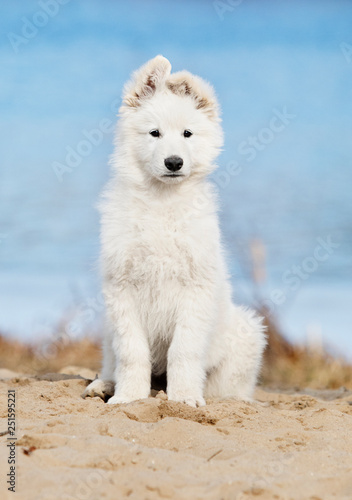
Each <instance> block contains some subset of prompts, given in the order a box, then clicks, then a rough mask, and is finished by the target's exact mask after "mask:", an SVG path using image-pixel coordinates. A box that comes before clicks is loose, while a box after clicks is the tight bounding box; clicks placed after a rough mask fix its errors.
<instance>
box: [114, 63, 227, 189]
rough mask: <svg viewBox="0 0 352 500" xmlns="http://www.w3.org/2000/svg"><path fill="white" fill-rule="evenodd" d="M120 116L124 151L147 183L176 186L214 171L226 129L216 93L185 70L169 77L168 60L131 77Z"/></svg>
mask: <svg viewBox="0 0 352 500" xmlns="http://www.w3.org/2000/svg"><path fill="white" fill-rule="evenodd" d="M120 117H121V123H120V127H119V130H120V137H119V140H120V142H121V143H122V148H123V149H124V151H125V152H126V154H127V155H132V157H133V161H135V162H136V164H137V165H138V169H139V172H140V173H141V174H142V175H143V176H144V178H145V177H149V178H152V179H153V180H157V181H158V182H162V183H167V184H173V183H179V182H183V181H184V180H186V179H187V178H189V177H201V176H205V175H207V174H209V173H210V172H211V171H212V170H213V169H214V168H215V166H214V165H213V161H214V159H215V158H216V156H217V154H218V152H219V148H220V147H221V146H222V130H221V126H220V118H219V106H218V103H217V100H216V97H215V94H214V91H213V89H212V87H211V86H210V85H209V84H208V83H206V82H205V81H204V80H202V79H201V78H199V77H197V76H193V75H191V74H190V73H188V72H186V71H182V72H179V73H174V74H171V64H170V62H169V61H168V60H167V59H165V58H164V57H162V56H157V57H155V58H154V59H152V60H151V61H149V62H147V63H146V64H145V65H144V66H142V67H141V68H140V69H139V70H138V71H136V72H135V73H134V74H133V76H132V79H131V81H130V82H128V83H127V84H126V86H125V88H124V94H123V103H122V106H121V108H120ZM120 146H121V144H120ZM126 167H127V166H126Z"/></svg>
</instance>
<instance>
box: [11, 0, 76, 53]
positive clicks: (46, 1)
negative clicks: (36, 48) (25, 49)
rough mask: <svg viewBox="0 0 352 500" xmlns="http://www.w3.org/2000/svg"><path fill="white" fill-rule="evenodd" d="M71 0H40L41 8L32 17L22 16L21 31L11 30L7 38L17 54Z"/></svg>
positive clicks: (39, 5)
mask: <svg viewBox="0 0 352 500" xmlns="http://www.w3.org/2000/svg"><path fill="white" fill-rule="evenodd" d="M70 1H71V0H40V1H39V2H38V7H39V9H38V10H36V11H35V12H34V13H33V14H32V15H31V16H30V17H26V16H22V17H21V28H20V33H18V32H17V33H16V32H14V31H10V32H8V33H7V38H8V40H9V42H10V44H11V47H12V49H13V50H14V52H15V53H16V54H18V52H19V51H20V47H21V46H23V45H27V44H28V43H29V42H30V41H31V40H33V38H35V37H36V36H37V35H38V33H39V31H40V30H41V29H42V28H44V27H45V26H46V25H47V24H48V23H49V22H50V20H51V19H53V18H54V17H56V16H57V14H58V13H59V12H60V10H61V6H62V5H65V4H68V3H69V2H70Z"/></svg>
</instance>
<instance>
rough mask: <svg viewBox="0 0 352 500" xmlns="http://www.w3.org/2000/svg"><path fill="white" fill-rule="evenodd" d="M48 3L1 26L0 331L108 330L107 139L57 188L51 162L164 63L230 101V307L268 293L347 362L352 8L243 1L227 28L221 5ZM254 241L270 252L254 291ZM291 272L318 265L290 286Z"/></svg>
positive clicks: (12, 7) (290, 329) (13, 8)
mask: <svg viewBox="0 0 352 500" xmlns="http://www.w3.org/2000/svg"><path fill="white" fill-rule="evenodd" d="M51 2H54V4H56V5H57V6H58V7H57V13H56V15H55V16H53V17H50V16H48V15H46V18H45V13H44V14H43V7H42V5H43V3H44V4H45V5H47V4H48V3H50V2H49V0H43V3H40V2H33V1H31V0H30V1H26V2H22V1H19V0H18V1H12V2H11V4H7V5H6V6H3V7H2V15H1V19H0V37H1V41H2V43H1V45H0V62H1V77H0V125H1V134H0V147H1V177H0V200H1V210H0V331H2V332H4V333H6V334H8V335H13V336H19V337H21V338H26V339H29V338H31V339H35V338H37V337H38V335H41V334H43V332H44V333H47V334H50V332H51V331H52V330H53V328H54V325H56V324H57V323H58V322H60V321H62V320H63V318H66V319H67V320H69V321H71V323H72V324H71V330H70V331H72V335H73V334H74V332H76V333H77V332H80V331H86V330H94V328H98V327H97V325H98V324H99V317H100V314H101V307H100V306H99V307H98V305H92V301H93V303H95V302H94V300H95V301H96V300H97V297H99V278H98V273H97V266H96V261H97V257H98V251H99V248H98V231H99V225H98V215H97V212H96V210H95V208H94V207H95V204H96V202H97V200H98V197H99V192H100V190H101V188H102V186H103V185H104V183H105V182H106V180H107V178H108V165H107V164H108V160H109V155H110V154H111V152H112V133H110V132H106V133H104V134H102V140H101V141H98V144H97V145H93V146H91V151H88V153H89V154H87V155H86V156H83V155H81V158H80V159H78V161H77V166H76V167H74V168H73V169H72V171H71V172H66V173H64V174H63V175H62V178H61V182H60V180H59V179H58V177H57V176H56V175H55V172H54V170H53V164H55V162H59V163H62V164H64V163H65V158H66V155H67V154H68V152H67V148H73V150H77V148H78V149H79V148H80V145H81V144H82V142H81V141H82V140H84V139H85V133H86V134H87V133H89V132H91V131H92V130H93V129H96V128H99V126H101V122H102V120H105V121H109V122H108V123H109V124H111V123H112V122H113V121H114V120H115V112H116V109H117V107H118V104H119V98H120V93H121V89H122V85H123V83H124V82H125V80H126V79H127V78H128V76H129V74H130V72H131V71H133V70H134V69H136V68H137V67H138V66H139V65H140V64H142V63H143V62H145V61H146V60H148V59H149V58H151V57H153V56H155V55H156V54H158V53H162V54H163V55H165V56H167V57H168V58H169V59H170V61H171V62H172V65H173V69H174V70H180V69H184V68H186V69H188V70H190V71H192V72H193V73H196V74H199V75H200V76H202V77H204V78H206V79H208V80H209V81H210V82H212V83H213V85H214V86H215V88H216V90H217V93H218V96H219V100H220V102H221V105H222V109H223V126H224V130H225V138H226V142H225V148H224V151H223V152H222V154H221V156H220V158H219V165H220V168H219V170H218V171H217V173H216V174H215V175H214V181H215V182H216V183H217V184H218V185H219V191H220V198H221V203H222V212H221V224H222V229H223V233H224V241H225V243H226V246H227V249H228V262H229V266H230V271H231V277H232V281H233V286H234V295H235V298H237V300H239V301H244V302H247V303H253V302H255V300H256V297H258V296H259V297H260V298H261V299H262V300H265V301H266V303H267V305H268V306H270V307H271V310H272V311H273V314H275V316H277V317H278V319H279V321H280V324H281V326H282V328H283V330H284V332H286V333H287V335H288V336H289V337H290V338H292V339H295V340H299V341H302V342H303V341H305V340H306V338H307V335H308V337H312V336H313V337H315V338H319V337H320V336H321V337H322V338H323V340H324V341H325V342H326V343H328V344H329V345H330V346H332V347H333V348H334V349H335V350H336V351H338V352H342V353H345V354H347V355H349V356H352V327H351V325H352V312H351V311H352V284H351V278H352V229H351V221H352V195H351V190H352V140H351V137H352V35H351V21H352V4H351V2H348V1H346V2H344V1H341V2H332V1H330V2H324V1H322V2H319V3H318V2H316V3H314V2H309V3H308V2H305V3H304V2H279V1H266V2H260V1H259V0H258V1H250V0H247V1H246V0H244V1H243V2H242V3H241V4H240V5H238V7H236V8H233V9H232V10H227V11H226V12H224V13H223V19H222V18H221V17H219V16H218V14H217V12H216V10H215V8H214V5H213V2H211V1H209V2H204V1H187V2H186V1H180V2H167V1H162V0H160V1H156V0H153V1H149V0H148V2H146V1H135V2H130V3H129V2H118V1H116V2H111V1H107V0H105V1H101V0H100V1H97V0H96V1H91V0H85V1H75V2H74V1H73V0H71V1H69V2H68V3H66V4H65V5H59V4H58V3H57V2H56V0H51ZM225 3H226V2H225ZM33 23H37V24H42V26H36V25H35V24H33ZM19 36H21V37H22V38H18V37H19ZM341 44H345V45H341ZM346 44H348V45H347V47H348V46H351V51H350V52H348V50H347V53H346ZM341 47H342V48H343V47H345V49H344V50H345V53H344V52H343V50H342V48H341ZM285 110H286V111H285ZM280 113H281V115H282V113H284V114H285V113H286V114H287V116H289V118H286V119H284V122H285V123H283V122H281V125H282V123H283V125H284V126H283V127H279V128H280V131H277V130H276V129H275V130H274V131H273V129H271V128H270V127H271V124H272V123H273V121H272V120H273V118H274V117H275V116H277V115H278V114H279V115H280ZM275 124H276V125H277V122H275ZM274 128H275V127H274ZM84 131H85V132H84ZM253 138H254V139H253ZM253 140H254V141H256V142H255V144H256V146H250V145H249V142H252V141H253ZM252 143H253V142H252ZM253 148H254V149H253ZM229 165H230V166H231V165H232V166H233V165H237V167H236V172H237V173H236V174H235V175H228V174H227V173H226V172H227V169H228V168H229ZM327 238H328V239H329V238H330V239H331V241H332V242H333V243H334V248H332V249H331V253H327V251H326V250H325V253H324V251H323V250H318V252H320V253H318V255H322V256H323V259H324V260H320V261H318V260H316V259H315V257H314V255H315V251H316V248H317V246H319V241H321V239H323V240H324V241H326V239H327ZM253 240H260V242H261V245H262V246H263V247H264V249H265V268H266V278H265V280H263V281H261V282H260V283H259V284H258V285H257V286H256V287H253V285H252V278H251V264H250V252H249V247H250V245H251V242H253ZM326 256H327V258H326V259H325V257H326ZM312 259H313V260H312ZM314 259H315V262H314ZM293 266H301V268H302V266H303V267H304V268H305V269H308V271H309V272H307V271H302V269H301V271H299V272H301V273H303V274H302V276H305V277H304V278H299V283H298V285H297V283H295V287H293V285H292V282H293V281H294V280H293V279H292V277H296V279H297V274H295V273H296V271H294V269H296V268H293ZM309 266H310V267H309ZM284 276H286V283H285V278H284ZM287 281H288V283H287ZM296 285H297V286H296ZM254 288H255V290H254ZM270 297H274V298H275V297H280V300H279V302H280V303H274V302H273V301H272V298H270ZM283 297H284V300H283ZM275 300H276V299H275ZM89 304H90V305H89ZM77 310H78V312H77ZM89 311H90V313H89ZM77 325H78V326H77Z"/></svg>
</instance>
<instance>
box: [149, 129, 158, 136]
mask: <svg viewBox="0 0 352 500" xmlns="http://www.w3.org/2000/svg"><path fill="white" fill-rule="evenodd" d="M149 133H150V135H152V136H153V137H160V132H159V130H151V131H150V132H149Z"/></svg>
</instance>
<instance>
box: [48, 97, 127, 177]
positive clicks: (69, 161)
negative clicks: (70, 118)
mask: <svg viewBox="0 0 352 500" xmlns="http://www.w3.org/2000/svg"><path fill="white" fill-rule="evenodd" d="M119 102H120V100H119V99H115V100H114V101H113V102H112V104H111V106H110V109H111V111H112V112H113V113H116V112H117V110H118V106H119ZM114 130H115V120H112V119H110V118H102V119H101V120H100V121H99V123H98V125H97V127H94V128H92V129H90V130H85V129H83V130H82V132H81V133H82V136H83V139H81V140H80V141H79V142H78V143H77V144H76V145H75V146H74V147H72V146H66V148H65V150H66V156H65V161H64V162H59V161H54V162H53V163H52V165H51V166H52V169H53V171H54V174H55V175H56V178H57V180H58V181H59V182H62V181H63V178H64V175H65V174H70V173H71V172H73V171H74V170H75V169H76V168H77V167H78V166H79V165H81V163H82V161H83V159H84V158H87V157H88V156H90V155H91V154H92V152H93V150H94V148H97V147H98V146H100V145H101V144H102V142H103V140H104V137H105V136H107V135H111V134H112V133H113V132H114Z"/></svg>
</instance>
